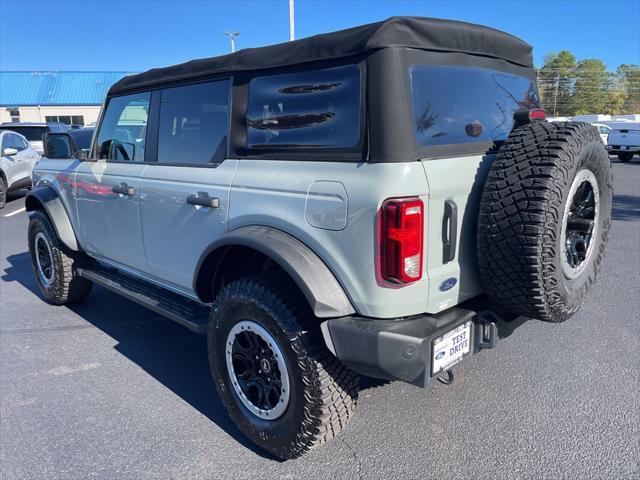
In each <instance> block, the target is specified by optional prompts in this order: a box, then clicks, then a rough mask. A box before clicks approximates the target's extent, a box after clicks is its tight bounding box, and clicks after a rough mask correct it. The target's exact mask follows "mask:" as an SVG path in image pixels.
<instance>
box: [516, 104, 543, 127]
mask: <svg viewBox="0 0 640 480" xmlns="http://www.w3.org/2000/svg"><path fill="white" fill-rule="evenodd" d="M546 119H547V112H546V110H545V109H544V108H532V109H531V110H518V111H516V112H514V113H513V120H514V128H518V127H521V126H522V125H526V124H527V123H531V122H533V121H534V120H538V121H541V120H546Z"/></svg>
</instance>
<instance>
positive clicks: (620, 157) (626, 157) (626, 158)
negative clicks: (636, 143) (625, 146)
mask: <svg viewBox="0 0 640 480" xmlns="http://www.w3.org/2000/svg"><path fill="white" fill-rule="evenodd" d="M632 158H633V153H631V152H625V153H619V154H618V160H620V161H621V162H628V161H629V160H631V159H632Z"/></svg>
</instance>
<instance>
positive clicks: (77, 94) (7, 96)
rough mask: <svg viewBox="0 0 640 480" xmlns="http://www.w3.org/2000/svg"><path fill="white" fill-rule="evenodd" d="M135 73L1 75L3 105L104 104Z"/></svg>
mask: <svg viewBox="0 0 640 480" xmlns="http://www.w3.org/2000/svg"><path fill="white" fill-rule="evenodd" d="M131 73H132V72H42V71H40V72H0V106H3V107H20V106H29V105H42V106H46V105H101V104H102V102H103V100H104V97H105V96H106V94H107V91H108V90H109V88H110V87H111V85H113V84H114V83H115V82H117V81H118V80H120V79H121V78H123V77H125V76H127V75H130V74H131Z"/></svg>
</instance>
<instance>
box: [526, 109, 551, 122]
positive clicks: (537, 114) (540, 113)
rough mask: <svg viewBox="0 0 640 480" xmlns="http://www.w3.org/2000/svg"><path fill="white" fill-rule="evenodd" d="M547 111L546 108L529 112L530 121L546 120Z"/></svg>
mask: <svg viewBox="0 0 640 480" xmlns="http://www.w3.org/2000/svg"><path fill="white" fill-rule="evenodd" d="M546 118H547V111H546V110H545V109H544V108H534V109H532V110H529V120H545V119H546Z"/></svg>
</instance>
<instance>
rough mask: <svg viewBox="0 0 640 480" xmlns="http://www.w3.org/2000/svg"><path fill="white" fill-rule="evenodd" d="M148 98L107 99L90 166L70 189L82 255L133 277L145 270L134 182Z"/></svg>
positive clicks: (142, 166)
mask: <svg viewBox="0 0 640 480" xmlns="http://www.w3.org/2000/svg"><path fill="white" fill-rule="evenodd" d="M150 100H151V94H150V93H139V94H133V95H125V96H119V97H113V98H111V99H110V100H109V103H108V105H107V107H106V110H105V113H104V116H103V119H102V122H101V125H100V129H99V131H98V135H97V137H96V145H95V146H94V150H93V154H92V157H93V159H92V160H88V161H84V162H82V163H81V164H80V166H79V167H78V170H77V175H76V181H75V183H74V185H73V187H74V191H75V196H76V202H77V208H78V218H79V225H80V231H81V235H82V239H83V245H84V246H85V249H86V250H87V252H88V253H89V254H91V255H93V256H95V257H98V258H100V259H103V260H106V261H108V262H110V263H113V264H115V265H116V266H119V267H124V268H125V269H129V270H133V271H134V272H137V271H142V270H144V269H145V267H146V261H145V252H144V244H143V240H142V228H141V222H140V181H141V177H142V174H143V173H144V170H145V168H147V167H146V165H145V164H144V163H143V162H144V159H145V144H146V134H147V119H148V117H149V109H150Z"/></svg>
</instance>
